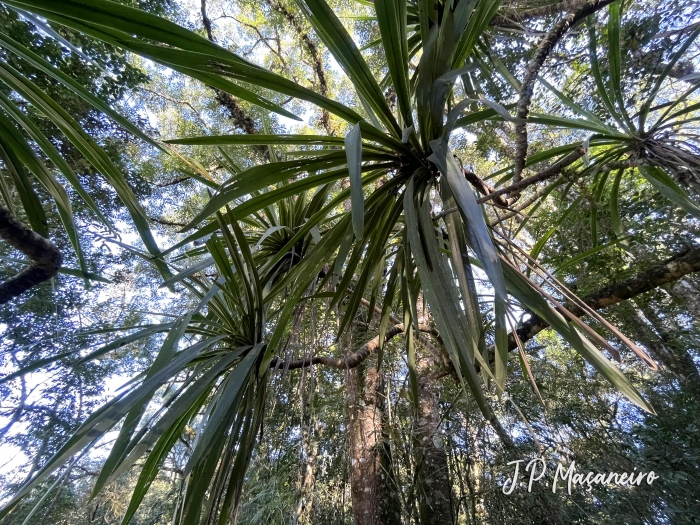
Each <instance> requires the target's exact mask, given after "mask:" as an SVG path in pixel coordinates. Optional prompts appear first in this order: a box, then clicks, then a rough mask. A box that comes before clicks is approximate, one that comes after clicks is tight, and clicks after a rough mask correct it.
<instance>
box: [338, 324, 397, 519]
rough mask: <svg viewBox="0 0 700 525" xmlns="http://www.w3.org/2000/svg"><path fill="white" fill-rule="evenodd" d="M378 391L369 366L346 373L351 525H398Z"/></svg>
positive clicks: (377, 381)
mask: <svg viewBox="0 0 700 525" xmlns="http://www.w3.org/2000/svg"><path fill="white" fill-rule="evenodd" d="M343 337H346V336H343ZM348 338H349V337H348ZM381 387H382V381H381V376H380V374H379V372H378V371H377V368H376V367H375V366H373V364H371V363H368V362H364V363H362V364H361V365H360V366H358V367H356V368H353V369H350V370H348V371H347V386H346V389H345V395H346V401H347V405H348V431H349V437H350V439H349V442H350V487H351V494H352V510H353V515H354V521H355V525H394V524H396V525H399V524H400V523H401V506H400V503H399V501H398V493H397V492H396V482H395V480H394V477H393V474H392V465H391V456H390V450H389V447H388V443H387V442H386V440H385V439H384V433H383V401H382V396H381V391H382V388H381Z"/></svg>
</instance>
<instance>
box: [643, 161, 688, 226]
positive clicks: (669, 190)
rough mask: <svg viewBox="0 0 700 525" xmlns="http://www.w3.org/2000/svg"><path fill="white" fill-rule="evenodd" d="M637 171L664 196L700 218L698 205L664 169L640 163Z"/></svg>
mask: <svg viewBox="0 0 700 525" xmlns="http://www.w3.org/2000/svg"><path fill="white" fill-rule="evenodd" d="M639 171H640V172H641V174H642V175H643V176H644V178H645V179H646V180H647V181H648V182H649V184H651V185H652V186H653V187H654V189H656V190H657V191H658V192H659V193H661V194H662V195H663V196H664V197H666V198H667V199H668V200H670V201H671V202H673V203H674V204H675V205H676V206H678V207H680V208H681V209H683V210H684V211H686V212H687V213H689V214H690V215H692V216H693V217H695V218H696V219H700V207H698V205H697V204H695V202H693V201H692V200H691V198H690V197H689V196H688V194H687V193H686V192H685V191H684V190H683V188H681V187H680V186H679V185H678V184H677V183H676V181H674V180H673V179H672V178H671V177H670V176H669V175H668V174H667V173H666V172H665V171H664V170H662V169H661V168H658V167H656V166H646V165H640V166H639Z"/></svg>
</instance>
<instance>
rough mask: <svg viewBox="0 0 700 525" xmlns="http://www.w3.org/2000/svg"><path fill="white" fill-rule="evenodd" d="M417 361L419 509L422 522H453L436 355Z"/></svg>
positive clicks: (446, 524) (433, 524)
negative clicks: (435, 376) (436, 372)
mask: <svg viewBox="0 0 700 525" xmlns="http://www.w3.org/2000/svg"><path fill="white" fill-rule="evenodd" d="M425 354H426V355H425V356H424V357H423V359H420V360H419V361H418V363H417V368H418V414H417V417H416V452H417V459H416V464H417V469H418V484H419V486H418V511H419V514H420V522H421V524H422V525H450V524H452V523H454V514H453V511H452V484H451V483H450V474H449V470H448V467H447V454H446V453H445V449H444V439H443V436H442V434H441V433H440V430H439V427H440V405H439V404H438V392H437V385H436V384H435V381H434V380H433V378H432V377H431V376H430V373H431V372H432V371H433V369H434V368H435V356H432V355H430V354H429V353H428V352H425Z"/></svg>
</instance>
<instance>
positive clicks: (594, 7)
mask: <svg viewBox="0 0 700 525" xmlns="http://www.w3.org/2000/svg"><path fill="white" fill-rule="evenodd" d="M614 1H615V0H587V1H586V2H585V3H584V4H583V5H580V6H578V7H577V8H576V10H575V11H573V12H571V13H569V14H568V15H566V17H564V18H563V19H562V20H560V21H559V22H557V24H556V25H555V26H554V27H553V28H552V30H551V31H550V32H549V33H548V34H547V35H546V36H545V37H544V38H542V40H540V43H539V44H538V46H537V50H536V51H535V55H534V56H533V57H532V60H530V63H529V64H528V65H527V68H526V69H525V77H524V78H523V83H522V86H521V87H520V99H519V100H518V107H517V111H516V118H518V119H520V122H519V123H518V124H516V126H515V171H514V172H513V183H515V184H517V183H519V182H520V181H521V180H522V172H523V169H524V168H525V161H526V159H527V147H528V140H527V123H526V120H525V119H527V116H528V114H529V113H530V102H531V101H532V94H533V91H534V87H535V80H536V79H537V76H538V75H539V72H540V69H541V68H542V66H543V65H544V62H545V60H547V57H548V56H549V54H550V53H551V52H552V50H553V49H554V46H556V44H557V42H559V40H560V39H561V37H562V36H564V34H565V33H566V32H567V31H568V30H569V29H570V28H572V27H573V26H575V25H576V24H577V23H579V22H580V21H581V20H583V19H584V18H586V17H587V16H589V15H592V14H593V13H595V12H596V11H598V10H600V9H602V8H603V7H605V6H607V5H609V4H612V3H613V2H614Z"/></svg>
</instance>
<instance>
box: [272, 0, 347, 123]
mask: <svg viewBox="0 0 700 525" xmlns="http://www.w3.org/2000/svg"><path fill="white" fill-rule="evenodd" d="M264 2H265V3H266V4H267V5H269V6H270V8H272V9H274V10H275V11H277V12H278V13H280V14H281V15H282V16H284V17H285V18H286V19H287V21H288V22H289V23H290V24H291V26H292V27H293V28H294V31H295V32H296V34H297V35H298V36H299V38H300V39H301V41H302V42H303V43H304V45H305V46H306V49H307V50H308V52H309V55H310V57H311V63H312V68H313V70H314V73H315V75H316V78H317V79H318V89H319V92H320V93H321V95H323V96H324V97H327V96H328V81H327V79H326V72H325V70H324V69H323V60H321V54H320V53H319V51H318V45H316V42H314V41H313V40H312V39H311V37H310V36H309V33H308V32H306V31H305V30H304V27H303V26H302V25H301V23H300V22H299V20H298V19H297V17H296V16H295V15H294V14H293V13H292V12H291V11H290V10H289V9H287V8H286V7H285V6H284V4H282V2H280V0H264ZM321 124H323V127H324V128H325V130H326V133H328V134H329V135H334V130H333V127H332V126H331V123H330V114H329V113H328V110H325V109H324V110H322V112H321Z"/></svg>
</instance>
